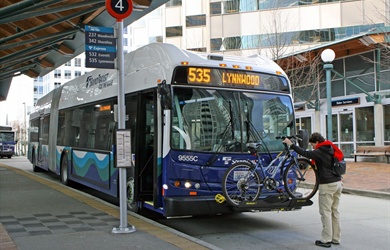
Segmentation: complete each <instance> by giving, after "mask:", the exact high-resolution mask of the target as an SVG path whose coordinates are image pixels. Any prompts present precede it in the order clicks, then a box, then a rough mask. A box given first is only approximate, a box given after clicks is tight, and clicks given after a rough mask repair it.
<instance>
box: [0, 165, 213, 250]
mask: <svg viewBox="0 0 390 250" xmlns="http://www.w3.org/2000/svg"><path fill="white" fill-rule="evenodd" d="M12 160H13V159H12ZM12 160H10V161H7V162H6V164H7V165H6V164H4V163H5V162H4V161H2V162H0V249H1V250H17V249H19V250H24V249H26V250H46V249H47V250H53V249H59V250H62V249H64V250H65V249H66V250H73V249H75V250H76V249H77V250H79V249H83V250H89V249H91V250H92V249H93V250H96V249H99V250H100V249H102V250H105V249H159V250H171V249H194V250H198V249H199V250H203V249H219V248H217V247H215V246H213V245H211V244H209V243H206V242H203V241H201V240H199V239H196V238H193V237H190V236H188V235H185V234H182V233H180V232H178V231H176V230H174V229H171V228H169V227H166V226H163V225H161V224H159V223H156V222H154V221H151V220H148V219H146V218H144V217H141V216H139V215H137V214H134V213H128V224H129V227H130V226H134V227H135V229H136V231H135V232H133V233H127V234H113V233H112V229H113V228H114V227H115V228H117V227H119V226H120V214H119V207H117V206H114V205H112V204H109V203H106V202H104V201H102V200H101V199H98V198H96V197H94V196H90V195H88V194H85V193H82V192H80V191H77V190H74V189H71V188H69V187H66V186H64V185H62V184H61V183H60V182H55V181H51V180H48V179H45V178H42V177H39V176H37V175H35V174H33V173H31V172H27V171H25V170H22V169H18V168H14V167H11V166H12V165H13V164H12Z"/></svg>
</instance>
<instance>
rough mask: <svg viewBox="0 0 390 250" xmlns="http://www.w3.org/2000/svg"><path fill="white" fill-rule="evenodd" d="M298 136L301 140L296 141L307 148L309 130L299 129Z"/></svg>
mask: <svg viewBox="0 0 390 250" xmlns="http://www.w3.org/2000/svg"><path fill="white" fill-rule="evenodd" d="M298 136H299V138H301V140H299V141H298V144H299V147H301V148H303V149H307V148H308V147H309V132H308V131H307V129H301V130H299V131H298Z"/></svg>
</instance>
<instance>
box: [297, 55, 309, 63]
mask: <svg viewBox="0 0 390 250" xmlns="http://www.w3.org/2000/svg"><path fill="white" fill-rule="evenodd" d="M294 57H295V59H297V60H298V61H299V62H306V61H307V59H306V57H304V56H303V55H301V54H297V55H295V56H294Z"/></svg>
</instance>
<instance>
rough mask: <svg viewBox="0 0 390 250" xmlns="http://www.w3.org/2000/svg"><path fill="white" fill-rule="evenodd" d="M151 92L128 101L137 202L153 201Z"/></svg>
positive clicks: (153, 161) (153, 137) (128, 123)
mask: <svg viewBox="0 0 390 250" xmlns="http://www.w3.org/2000/svg"><path fill="white" fill-rule="evenodd" d="M155 95H156V93H155V92H154V91H149V92H146V93H141V94H139V95H138V96H132V97H131V96H129V97H128V98H127V100H126V113H127V117H128V121H127V124H126V127H127V128H130V129H131V134H132V137H134V139H135V143H134V144H133V145H132V151H133V153H134V154H135V157H134V158H135V164H134V165H135V166H134V193H135V200H136V201H153V190H154V182H155V179H154V172H155V171H154V169H155V164H156V154H155V148H156V147H155V143H156V140H155V138H156V134H155V133H154V131H155V116H156V115H155V110H154V109H155V99H154V96H155Z"/></svg>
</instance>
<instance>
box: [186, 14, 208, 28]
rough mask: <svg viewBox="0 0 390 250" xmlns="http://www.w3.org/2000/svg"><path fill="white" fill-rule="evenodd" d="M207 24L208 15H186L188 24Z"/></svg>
mask: <svg viewBox="0 0 390 250" xmlns="http://www.w3.org/2000/svg"><path fill="white" fill-rule="evenodd" d="M202 25H206V15H196V16H187V17H186V26H187V27H193V26H202Z"/></svg>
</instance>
